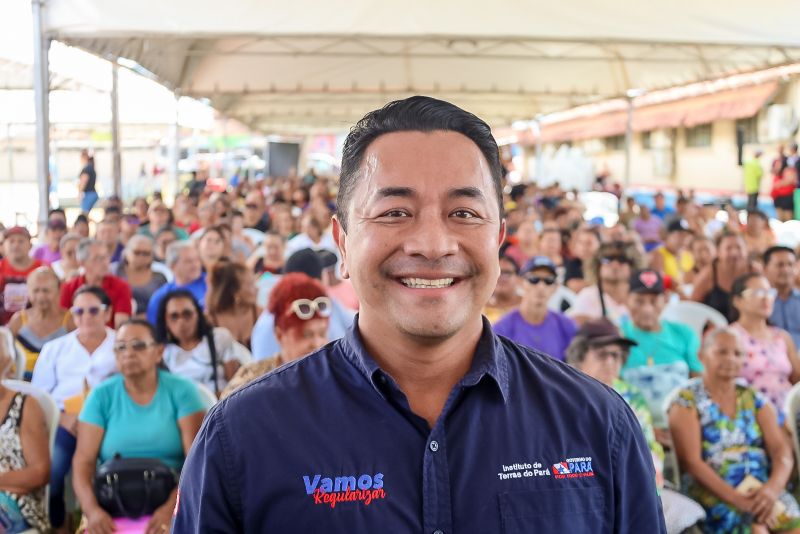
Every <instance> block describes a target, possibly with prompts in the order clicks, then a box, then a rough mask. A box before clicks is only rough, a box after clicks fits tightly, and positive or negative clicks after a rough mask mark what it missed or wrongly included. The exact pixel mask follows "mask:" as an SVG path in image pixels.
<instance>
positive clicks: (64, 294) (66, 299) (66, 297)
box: [59, 284, 72, 310]
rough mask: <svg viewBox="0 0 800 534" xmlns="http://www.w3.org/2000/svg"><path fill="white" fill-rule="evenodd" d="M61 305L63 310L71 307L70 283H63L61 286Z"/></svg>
mask: <svg viewBox="0 0 800 534" xmlns="http://www.w3.org/2000/svg"><path fill="white" fill-rule="evenodd" d="M59 303H60V304H61V307H62V308H64V309H65V310H68V309H70V308H71V307H72V285H71V284H64V285H63V286H61V299H60V302H59Z"/></svg>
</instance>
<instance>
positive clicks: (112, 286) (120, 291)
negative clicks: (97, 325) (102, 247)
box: [61, 274, 133, 328]
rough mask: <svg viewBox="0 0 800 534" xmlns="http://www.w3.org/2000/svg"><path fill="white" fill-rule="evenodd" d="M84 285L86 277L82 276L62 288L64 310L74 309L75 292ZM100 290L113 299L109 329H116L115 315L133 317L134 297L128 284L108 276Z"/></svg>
mask: <svg viewBox="0 0 800 534" xmlns="http://www.w3.org/2000/svg"><path fill="white" fill-rule="evenodd" d="M84 284H86V276H85V275H80V276H76V277H75V278H73V279H72V280H70V281H69V282H65V283H64V285H62V286H61V307H62V308H64V309H66V310H68V309H70V308H71V307H72V298H73V297H74V296H75V292H76V291H78V289H80V287H81V286H83V285H84ZM100 288H101V289H102V290H103V291H105V292H106V294H107V295H108V298H110V299H111V319H109V320H108V323H107V324H108V326H109V327H111V328H114V314H115V313H127V314H128V315H133V313H132V312H133V308H132V307H131V299H132V298H133V295H132V294H131V286H129V285H128V282H126V281H125V280H123V279H122V278H119V277H117V276H113V275H110V274H107V275H105V276H104V277H103V283H102V284H101V285H100Z"/></svg>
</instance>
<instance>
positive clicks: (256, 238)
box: [242, 228, 264, 246]
mask: <svg viewBox="0 0 800 534" xmlns="http://www.w3.org/2000/svg"><path fill="white" fill-rule="evenodd" d="M242 233H243V234H244V235H246V236H247V237H249V238H250V240H251V241H252V242H253V243H254V244H255V245H256V246H258V245H260V244H261V243H263V242H264V232H262V231H260V230H256V229H255V228H245V229H243V230H242Z"/></svg>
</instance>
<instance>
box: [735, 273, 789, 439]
mask: <svg viewBox="0 0 800 534" xmlns="http://www.w3.org/2000/svg"><path fill="white" fill-rule="evenodd" d="M777 294H778V292H777V290H776V289H774V288H773V287H772V286H770V284H769V281H768V280H767V278H766V277H765V276H764V275H761V274H757V273H749V274H746V275H744V276H740V277H739V278H737V279H736V280H735V281H734V282H733V286H732V288H731V303H732V309H733V311H732V313H731V318H732V319H733V320H734V321H735V322H733V323H732V325H731V329H732V330H733V331H734V332H736V334H738V335H739V338H740V339H741V340H742V345H743V346H744V349H745V353H746V354H747V358H746V359H745V360H744V362H743V363H742V371H741V375H740V376H741V377H742V378H744V379H745V380H746V381H747V383H748V384H749V385H751V386H753V388H755V389H757V390H758V391H760V392H761V393H762V394H763V395H765V396H766V397H767V398H768V399H769V400H771V401H772V404H773V406H774V407H775V409H776V410H777V411H778V421H779V422H780V423H781V424H782V423H783V402H784V400H785V399H786V395H787V394H788V393H789V390H790V389H791V388H792V384H795V383H796V382H797V381H798V380H800V360H798V358H797V347H795V345H794V341H793V340H792V336H790V335H789V333H788V332H787V331H786V330H783V329H781V328H777V327H774V326H771V325H770V324H769V323H768V322H767V321H768V319H769V318H770V316H771V315H772V308H773V306H774V305H775V297H776V296H777Z"/></svg>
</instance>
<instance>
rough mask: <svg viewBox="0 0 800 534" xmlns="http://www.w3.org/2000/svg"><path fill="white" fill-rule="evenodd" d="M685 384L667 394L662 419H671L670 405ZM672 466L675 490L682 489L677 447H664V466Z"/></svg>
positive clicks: (662, 406)
mask: <svg viewBox="0 0 800 534" xmlns="http://www.w3.org/2000/svg"><path fill="white" fill-rule="evenodd" d="M684 387H686V386H685V385H683V386H678V387H676V388H675V389H673V390H672V391H670V392H669V393H667V396H666V397H664V403H663V404H662V405H661V411H662V414H663V419H662V421H669V407H670V406H672V401H674V400H675V397H677V396H678V392H679V391H680V390H682V389H683V388H684ZM667 466H669V467H670V471H671V473H672V477H670V479H669V480H670V482H672V483H673V484H674V485H675V490H676V491H680V489H681V470H680V464H679V463H678V455H677V454H675V447H674V446H673V447H671V448H669V449H667V448H664V468H665V470H666V467H667Z"/></svg>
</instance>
